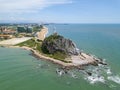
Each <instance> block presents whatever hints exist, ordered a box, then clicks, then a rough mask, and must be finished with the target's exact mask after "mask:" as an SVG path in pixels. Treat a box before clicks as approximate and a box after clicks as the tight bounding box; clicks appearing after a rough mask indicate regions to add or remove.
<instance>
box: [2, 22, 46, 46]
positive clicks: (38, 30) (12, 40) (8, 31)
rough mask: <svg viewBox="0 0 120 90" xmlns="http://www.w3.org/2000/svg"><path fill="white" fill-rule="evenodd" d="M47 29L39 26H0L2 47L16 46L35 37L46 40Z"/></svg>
mask: <svg viewBox="0 0 120 90" xmlns="http://www.w3.org/2000/svg"><path fill="white" fill-rule="evenodd" d="M46 33H47V28H45V27H43V25H39V24H15V25H10V24H7V25H1V26H0V45H15V44H18V43H21V42H24V41H26V40H29V39H31V38H33V37H35V38H36V39H39V40H44V38H45V36H44V34H46Z"/></svg>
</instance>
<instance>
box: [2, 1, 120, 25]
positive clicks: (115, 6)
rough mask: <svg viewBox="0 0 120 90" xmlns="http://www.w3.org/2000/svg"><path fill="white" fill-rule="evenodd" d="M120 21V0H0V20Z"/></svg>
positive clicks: (10, 21) (54, 21)
mask: <svg viewBox="0 0 120 90" xmlns="http://www.w3.org/2000/svg"><path fill="white" fill-rule="evenodd" d="M41 22H42V23H120V0H0V23H41Z"/></svg>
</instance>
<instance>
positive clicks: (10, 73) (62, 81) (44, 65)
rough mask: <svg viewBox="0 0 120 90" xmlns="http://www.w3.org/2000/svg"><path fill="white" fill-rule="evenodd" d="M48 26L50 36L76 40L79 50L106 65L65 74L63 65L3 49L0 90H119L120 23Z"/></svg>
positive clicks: (0, 64) (1, 51)
mask: <svg viewBox="0 0 120 90" xmlns="http://www.w3.org/2000/svg"><path fill="white" fill-rule="evenodd" d="M46 27H48V29H49V32H48V34H47V36H49V35H50V34H53V33H54V32H57V33H58V34H60V35H62V36H64V37H66V38H68V39H71V40H72V41H74V43H75V44H76V46H77V48H79V50H80V51H82V52H85V53H89V54H91V55H93V56H94V57H98V58H102V59H103V60H104V62H106V63H107V65H98V66H86V67H85V70H78V69H71V70H69V71H67V73H63V72H64V71H63V70H62V69H61V66H59V65H56V64H53V63H51V62H49V61H47V60H43V59H38V58H36V57H34V56H33V55H32V52H31V51H27V50H24V49H20V48H5V47H0V90H120V24H49V25H46ZM56 70H60V72H61V73H58V72H56ZM88 72H89V73H92V74H91V75H89V74H88Z"/></svg>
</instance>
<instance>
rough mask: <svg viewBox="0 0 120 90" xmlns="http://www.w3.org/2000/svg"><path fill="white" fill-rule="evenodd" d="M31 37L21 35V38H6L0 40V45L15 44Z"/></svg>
mask: <svg viewBox="0 0 120 90" xmlns="http://www.w3.org/2000/svg"><path fill="white" fill-rule="evenodd" d="M31 38H32V37H23V38H12V39H8V40H4V41H0V45H5V46H6V45H16V44H19V43H21V42H24V41H27V40H29V39H31Z"/></svg>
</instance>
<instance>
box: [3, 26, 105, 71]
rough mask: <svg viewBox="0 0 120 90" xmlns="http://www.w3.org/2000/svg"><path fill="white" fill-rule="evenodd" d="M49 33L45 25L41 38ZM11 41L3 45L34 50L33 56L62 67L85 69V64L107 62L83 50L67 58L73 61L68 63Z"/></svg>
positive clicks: (95, 64) (40, 33) (40, 34)
mask: <svg viewBox="0 0 120 90" xmlns="http://www.w3.org/2000/svg"><path fill="white" fill-rule="evenodd" d="M47 33H48V28H47V27H45V26H44V28H43V29H42V30H41V31H40V32H39V39H40V40H42V41H43V40H44V39H45V37H46V34H47ZM9 43H10V42H8V45H3V46H4V47H8V48H22V49H25V50H29V51H31V52H32V54H33V56H37V57H38V58H40V59H45V60H48V61H51V62H52V63H55V64H58V65H61V66H62V67H65V68H72V67H77V68H79V69H83V66H88V65H94V66H97V65H98V64H99V63H100V64H104V65H105V63H103V62H102V60H100V59H97V58H94V57H93V56H92V55H89V54H86V53H83V52H81V53H80V54H79V55H73V56H71V57H70V58H67V59H66V60H68V61H71V62H69V63H68V62H64V61H61V60H57V59H54V58H51V57H48V56H46V55H45V54H43V53H40V52H38V51H37V50H34V49H33V48H30V47H27V46H22V47H20V46H13V45H10V44H9Z"/></svg>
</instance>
